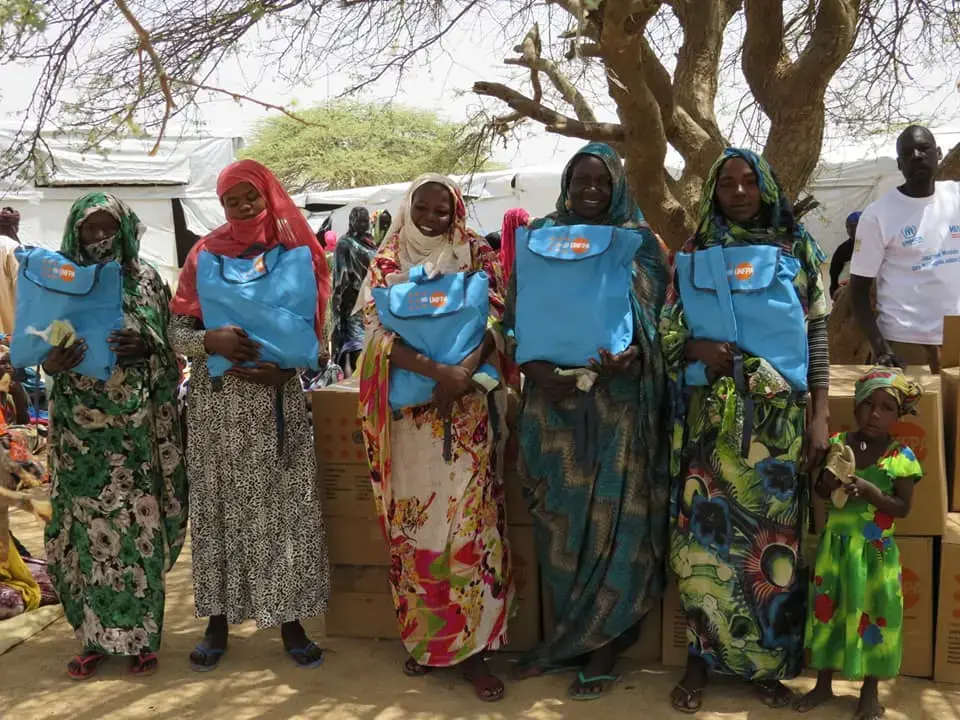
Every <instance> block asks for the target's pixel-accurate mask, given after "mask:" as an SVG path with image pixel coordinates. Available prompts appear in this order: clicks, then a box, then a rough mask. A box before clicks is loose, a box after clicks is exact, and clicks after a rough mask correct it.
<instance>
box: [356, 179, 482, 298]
mask: <svg viewBox="0 0 960 720" xmlns="http://www.w3.org/2000/svg"><path fill="white" fill-rule="evenodd" d="M429 183H437V184H438V185H443V186H444V187H446V188H447V189H448V190H450V194H451V195H452V196H453V199H454V208H453V222H452V223H451V225H450V229H449V230H448V231H447V232H446V233H445V234H443V235H437V236H435V237H430V236H428V235H424V234H423V233H422V232H420V229H419V228H418V227H417V226H416V225H415V224H414V223H413V220H412V219H411V213H412V208H413V196H414V195H415V194H416V192H417V190H419V189H420V188H422V187H423V186H424V185H428V184H429ZM466 221H467V218H466V207H465V205H464V203H463V195H462V194H461V192H460V188H459V186H458V185H457V184H456V183H455V182H454V181H453V180H451V179H450V178H448V177H447V176H446V175H438V174H436V173H427V174H425V175H421V176H420V177H418V178H417V179H416V180H414V181H413V182H412V183H410V187H409V188H408V189H407V194H406V195H404V197H403V201H402V202H401V204H400V210H399V211H398V212H397V214H396V216H395V217H394V218H393V221H392V222H391V223H390V229H389V230H387V234H386V236H385V239H384V241H383V243H382V244H381V246H380V250H379V251H378V252H377V256H381V255H389V256H390V257H391V258H393V259H395V260H396V261H397V263H398V264H399V265H400V272H398V273H394V274H392V275H390V276H389V277H388V278H387V283H388V284H389V285H390V286H391V287H392V286H393V285H396V284H398V283H402V282H406V281H407V279H408V278H409V273H410V269H411V268H414V267H416V266H418V265H423V266H424V268H425V269H426V271H427V275H428V276H431V277H432V276H434V275H437V274H440V273H452V272H461V271H464V270H469V269H470V264H471V255H470V252H471V251H470V234H469V231H468V230H467V224H466ZM374 262H376V258H374ZM372 301H373V293H372V292H371V289H370V274H369V273H367V277H366V278H364V281H363V285H362V286H361V287H360V295H359V297H358V298H357V304H356V305H355V306H354V309H353V311H354V312H355V313H356V312H360V311H362V310H363V309H364V308H366V307H367V306H368V305H369V304H370V303H371V302H372Z"/></svg>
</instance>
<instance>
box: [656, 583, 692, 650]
mask: <svg viewBox="0 0 960 720" xmlns="http://www.w3.org/2000/svg"><path fill="white" fill-rule="evenodd" d="M689 647H690V645H689V642H688V641H687V618H686V616H685V615H684V614H683V613H682V612H681V611H680V590H679V589H678V588H677V582H676V579H675V578H674V577H673V576H672V575H670V574H669V573H667V589H666V592H664V594H663V650H662V653H661V655H662V657H661V662H662V663H663V664H664V665H666V666H668V667H686V665H687V656H688V655H689V654H690V650H689Z"/></svg>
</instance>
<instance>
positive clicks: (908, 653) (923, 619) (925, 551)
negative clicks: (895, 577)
mask: <svg viewBox="0 0 960 720" xmlns="http://www.w3.org/2000/svg"><path fill="white" fill-rule="evenodd" d="M897 546H898V547H899V548H900V564H901V565H902V566H903V662H902V663H901V664H900V674H901V675H910V676H912V677H920V678H928V677H930V676H931V675H933V538H918V537H899V538H897Z"/></svg>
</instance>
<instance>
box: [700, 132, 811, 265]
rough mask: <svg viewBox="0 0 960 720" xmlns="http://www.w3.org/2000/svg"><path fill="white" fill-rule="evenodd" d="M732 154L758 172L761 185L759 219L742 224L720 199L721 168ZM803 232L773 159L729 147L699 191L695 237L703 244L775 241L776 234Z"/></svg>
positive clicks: (777, 236)
mask: <svg viewBox="0 0 960 720" xmlns="http://www.w3.org/2000/svg"><path fill="white" fill-rule="evenodd" d="M733 158H740V159H741V160H744V161H746V163H747V164H748V165H750V167H751V168H753V171H754V172H755V173H756V175H757V184H758V186H759V188H760V204H761V209H760V215H759V216H758V218H757V223H756V224H753V225H749V226H748V225H741V224H739V223H734V222H730V221H729V220H728V219H727V217H726V216H725V215H724V214H723V211H722V210H721V209H720V205H719V204H718V203H717V180H718V178H719V177H720V169H721V168H722V167H723V166H724V164H725V163H726V162H727V161H728V160H731V159H733ZM798 233H803V230H802V226H799V225H798V224H797V222H796V220H795V219H794V216H793V206H792V205H791V204H790V200H789V199H788V198H787V196H786V194H785V193H784V192H783V188H782V187H781V186H780V182H779V181H778V180H777V176H776V175H775V174H774V172H773V169H772V168H771V167H770V163H768V162H767V161H766V160H764V159H763V158H762V157H760V156H759V155H757V154H756V153H754V152H751V151H750V150H743V149H740V148H727V149H726V150H724V151H723V154H722V155H720V157H719V158H718V159H717V161H716V162H715V163H714V164H713V167H712V168H710V174H709V175H708V176H707V180H706V182H705V183H704V184H703V192H702V193H701V195H700V214H699V223H698V225H697V235H696V241H697V245H698V246H700V247H710V246H711V245H737V244H740V245H743V244H761V243H769V244H772V243H773V242H774V240H775V238H783V237H784V236H786V237H788V238H790V237H800V235H798Z"/></svg>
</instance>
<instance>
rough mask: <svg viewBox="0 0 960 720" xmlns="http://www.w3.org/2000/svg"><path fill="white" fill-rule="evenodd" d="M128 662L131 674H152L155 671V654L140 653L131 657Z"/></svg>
mask: <svg viewBox="0 0 960 720" xmlns="http://www.w3.org/2000/svg"><path fill="white" fill-rule="evenodd" d="M132 660H133V662H131V664H130V674H131V675H152V674H153V673H155V672H156V671H157V654H156V653H140V654H139V655H136V656H135V657H133V658H132Z"/></svg>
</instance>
